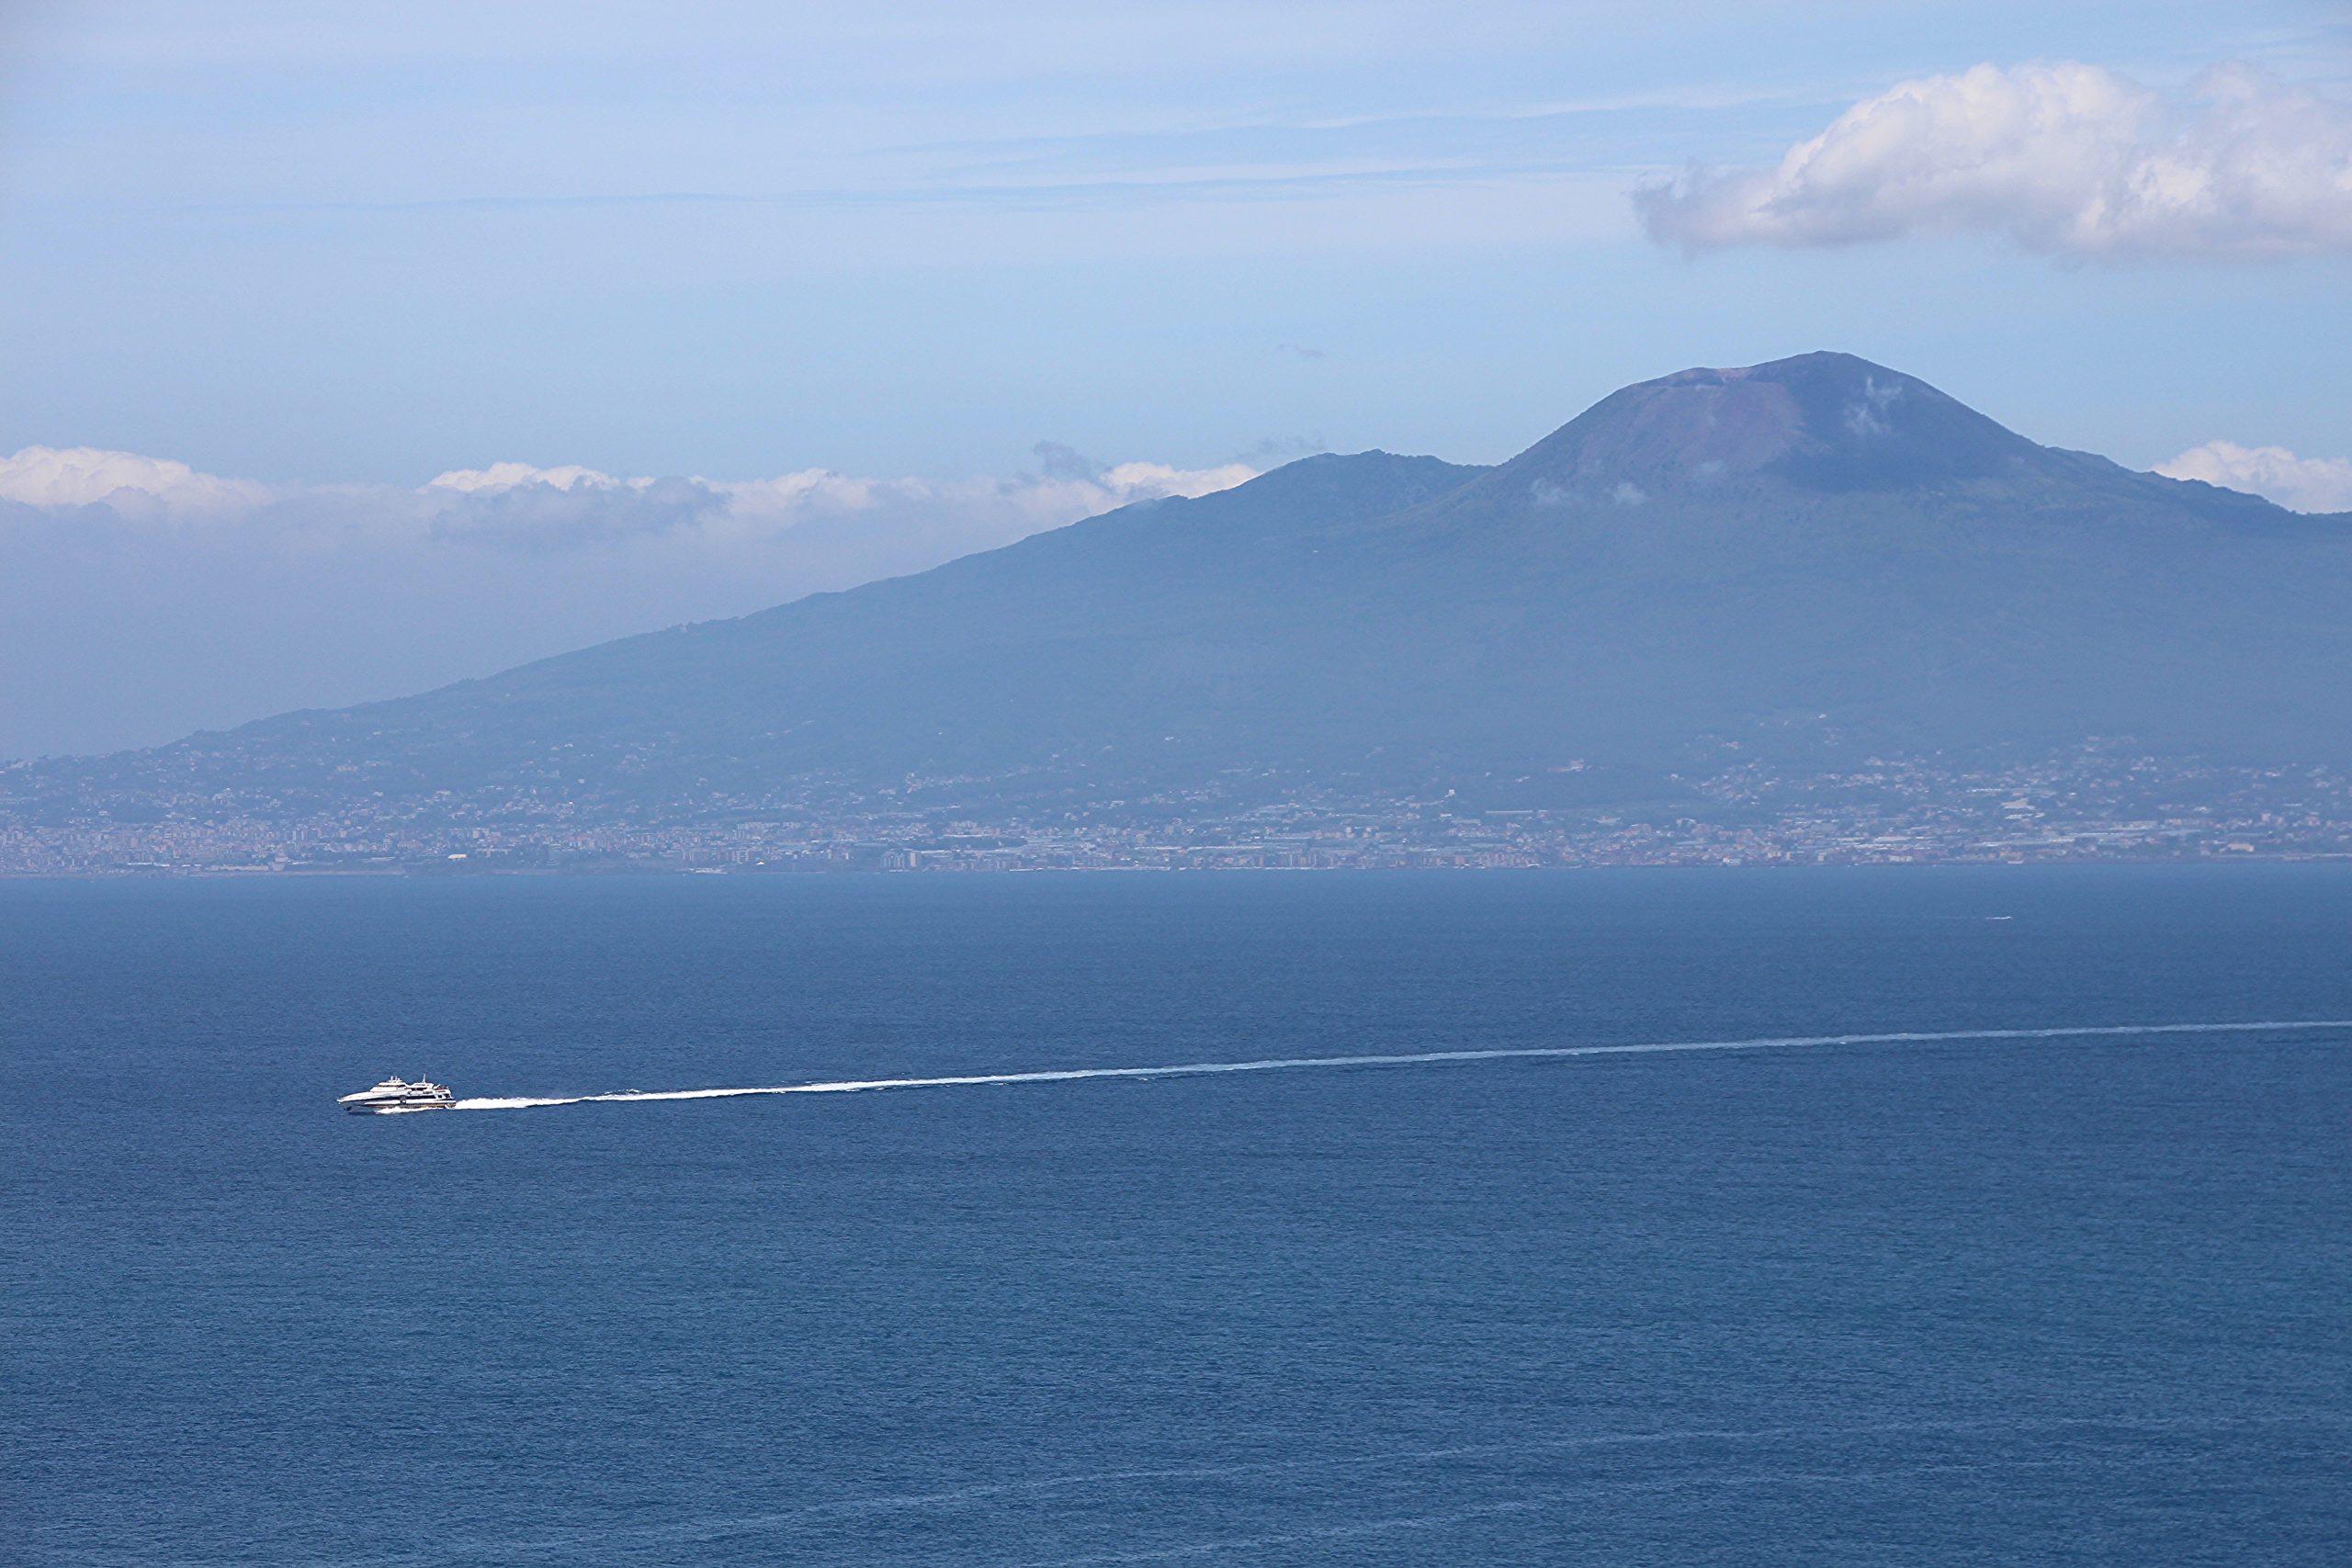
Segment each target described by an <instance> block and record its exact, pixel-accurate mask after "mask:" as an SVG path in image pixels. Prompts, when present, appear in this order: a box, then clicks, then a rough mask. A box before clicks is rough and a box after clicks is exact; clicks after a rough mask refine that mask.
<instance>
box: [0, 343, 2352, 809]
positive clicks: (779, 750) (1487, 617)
mask: <svg viewBox="0 0 2352 1568" xmlns="http://www.w3.org/2000/svg"><path fill="white" fill-rule="evenodd" d="M2348 721H2352V516H2345V515H2338V516H2333V517H2314V516H2307V515H2302V514H2298V513H2290V512H2288V511H2285V510H2283V509H2281V508H2279V507H2278V506H2275V505H2272V504H2270V503H2269V502H2265V501H2261V500H2257V499H2256V498H2254V497H2251V496H2246V495H2241V494H2237V493H2235V492H2233V491H2223V490H2218V489H2215V488H2212V487H2211V486H2207V485H2203V484H2198V483H2193V482H2182V481H2177V480H2172V479H2162V478H2159V477H2156V476H2154V475H2151V474H2144V473H2138V472H2133V471H2131V470H2128V469H2125V468H2120V467H2119V466H2117V465H2116V464H2114V463H2111V462H2109V461H2108V460H2106V459H2105V458H2102V457H2094V456H2090V455H2087V454H2084V453H2078V452H2068V451H2062V450H2056V449H2053V448H2050V447H2045V446H2038V445H2036V444H2034V443H2033V442H2031V441H2030V440H2027V439H2026V438H2024V437H2023V436H2020V435H2018V434H2014V433H2012V432H2010V431H2008V430H2007V429H2005V428H2003V427H2002V426H2001V425H1999V424H1997V423H1995V422H1994V421H1992V420H1990V419H1988V418H1986V417H1985V416H1984V415H1982V414H1979V413H1977V412H1974V411H1973V410H1971V409H1969V408H1967V407H1965V406H1963V405H1962V404H1961V403H1959V402H1958V401H1956V400H1953V399H1951V398H1950V397H1947V396H1946V395H1944V394H1943V393H1941V392H1939V391H1938V390H1937V389H1935V388H1933V387H1931V386H1929V385H1928V384H1927V383H1926V382H1924V381H1921V380H1919V379H1917V378H1915V377H1911V376H1906V375H1904V374H1902V373H1900V372H1897V371H1894V370H1889V369H1886V368H1884V367H1881V366H1876V365H1872V364H1870V363H1868V362H1866V361H1864V360H1860V359H1857V358H1854V357H1852V356H1850V355H1840V354H1811V355H1803V356H1801V357H1798V358H1793V359H1785V360H1780V361H1776V362H1774V363H1771V364H1768V365H1759V366H1755V367H1748V368H1745V369H1728V370H1687V371H1683V372H1681V373H1680V374H1679V375H1673V376H1668V377H1666V378H1662V379H1659V380H1655V381H1647V382H1643V383H1641V384H1639V385H1636V386H1632V387H1628V388H1625V389H1623V390H1621V391H1619V392H1616V393H1614V394H1612V395H1611V396H1610V397H1608V398H1606V399H1604V400H1602V401H1600V403H1598V404H1596V405H1595V406H1594V407H1592V408H1591V409H1589V411H1587V412H1585V413H1584V414H1582V415H1581V416H1579V417H1578V418H1577V419H1576V420H1574V421H1573V422H1571V423H1568V424H1567V425H1566V426H1564V427H1563V428H1561V429H1560V430H1558V431H1556V432H1555V433H1554V434H1551V435H1550V436H1547V437H1546V438H1545V439H1544V440H1543V441H1541V442H1539V443H1537V444H1536V445H1535V446H1532V447H1530V448H1529V449H1528V450H1526V451H1524V452H1522V453H1521V454H1520V455H1519V456H1518V457H1514V458H1512V459H1510V461H1509V462H1506V463H1503V464H1501V465H1500V466H1498V467H1495V468H1464V467H1459V466H1456V465H1453V464H1449V463H1444V462H1441V461H1439V460H1437V459H1435V458H1431V457H1396V456H1392V455H1390V454H1388V453H1385V452H1366V453H1361V454H1358V455H1355V456H1352V457H1338V456H1327V457H1310V458H1307V459H1306V460H1304V461H1301V462H1296V463H1293V464H1291V465H1289V466H1288V467H1286V468H1279V469H1276V470H1274V471H1273V472H1271V473H1268V474H1265V475H1262V476H1261V477H1260V478H1258V479H1253V480H1251V481H1250V482H1249V483H1247V484H1244V485H1241V486H1239V487H1238V488H1237V489H1234V490H1230V491H1223V492H1221V493H1218V494H1215V495H1211V496H1206V497H1204V498H1201V499H1198V500H1191V501H1185V500H1169V501H1159V502H1147V503H1143V504H1139V505H1136V506H1130V507H1126V508H1124V509H1122V510H1119V511H1116V512H1112V513H1105V514H1103V515H1102V516H1099V517H1095V518H1092V519H1090V520H1088V521H1086V522H1083V523H1079V524H1076V525H1071V526H1069V527H1066V528H1061V529H1057V530H1056V531H1053V532H1051V533H1047V534H1043V535H1039V536H1035V537H1032V538H1029V539H1026V540H1024V541H1023V542H1021V543H1019V544H1016V545H1013V546H1011V547H1007V548H1003V549H999V550H994V551H990V552H989V553H986V554H983V555H977V556H972V557H967V558H964V559H961V560H957V561H954V562H951V563H949V564H948V565H945V566H943V567H940V568H938V569H936V570H932V571H927V572H923V573H922V574H920V575H917V576H912V577H906V578H899V579H895V580H891V581H882V582H876V583H871V584H868V585H866V586H865V587H862V588H857V589H854V590H852V591H849V592H840V593H826V594H818V595H815V596H812V597H809V598H807V599H802V600H799V601H797V602H795V603H793V604H786V605H783V606H780V607H778V608H776V609H773V610H768V611H765V612H763V613H761V614H758V615H748V616H745V617H743V618H741V619H739V620H730V621H719V622H711V623H706V624H702V625H696V626H681V627H677V628H674V629H672V630H668V631H663V632H658V633H653V634H650V635H647V636H642V637H630V638H627V639H624V640H621V641H617V642H613V643H607V644H605V645H603V646H600V647H596V648H592V649H585V650H584V651H582V652H579V653H574V654H570V655H566V656H563V657H561V658H557V659H550V660H543V661H541V662H539V663H536V664H530V665H526V666H524V667H522V668H520V669H515V670H511V671H506V672H504V673H503V674H499V675H494V676H492V677H489V678H487V679H483V680H478V681H469V682H461V683H459V684H458V685H454V686H449V687H446V688H444V689H442V690H439V691H435V692H430V693H426V694H423V695H420V696H415V697H409V698H404V699H401V700H398V701H393V702H384V703H375V704H369V705H364V706H358V707H352V708H345V709H340V710H336V711H332V712H303V713H294V714H288V715H285V716H280V717H277V718H271V719H266V720H264V721H261V722H259V723H255V724H251V725H247V726H245V727H243V728H239V729H235V730H232V731H228V732H225V733H206V734H199V735H197V736H194V737H191V738H189V739H186V740H183V741H180V742H177V743H176V744H174V745H171V746H166V747H161V748H157V749H154V750H147V751H140V752H130V753H124V754H122V755H119V756H114V757H107V758H98V759H72V760H52V761H42V762H38V763H26V764H18V765H17V766H15V767H13V768H9V769H6V770H5V771H0V811H5V812H6V813H8V814H10V815H13V816H15V817H17V818H18V819H19V820H20V821H30V822H40V821H50V822H55V821H61V820H66V819H88V818H94V817H95V818H105V817H107V816H114V817H117V818H120V819H131V820H137V819H148V820H152V819H153V814H154V813H155V812H157V811H159V810H169V811H173V812H187V811H189V810H192V809H198V810H200V809H205V808H206V807H202V805H201V803H203V802H207V801H209V802H211V803H213V804H212V806H211V807H209V808H210V809H216V810H220V811H228V810H232V809H233V810H236V811H240V812H243V813H247V814H253V813H270V812H277V813H286V814H290V815H294V816H301V815H306V814H310V813H314V812H319V811H341V810H347V809H350V808H351V807H353V806H354V804H355V803H374V805H377V806H380V807H383V808H385V809H392V808H395V807H398V808H401V809H409V808H413V807H417V806H419V805H421V804H422V803H428V802H439V803H444V804H445V805H446V804H447V803H451V802H471V803H474V804H475V805H476V806H478V807H479V806H481V805H484V804H486V803H492V802H495V803H498V809H499V810H501V811H502V812H506V813H511V814H515V815H517V816H520V817H523V818H527V817H529V816H531V815H533V814H534V813H537V812H540V811H548V812H554V811H562V812H565V813H577V812H579V811H581V810H583V809H596V808H611V809H615V810H622V811H628V812H642V811H646V810H659V811H662V812H663V813H665V814H677V813H684V814H688V815H691V814H692V813H694V812H695V811H696V810H698V809H703V808H705V807H707V808H709V809H713V810H717V809H722V808H736V807H741V805H742V804H743V803H745V802H753V801H758V800H762V799H769V798H777V797H780V796H782V795H792V796H794V797H796V798H801V799H811V798H817V797H820V796H823V795H826V794H828V793H829V792H835V791H838V792H845V793H846V794H847V795H856V794H859V793H861V792H866V791H872V790H876V789H883V788H903V787H904V786H905V785H906V784H907V782H908V781H910V780H915V781H926V782H927V787H928V788H929V789H930V790H932V791H933V792H939V791H945V792H947V793H948V794H950V795H954V794H957V793H958V792H960V793H961V794H962V795H966V796H968V797H970V799H971V800H973V801H974V802H982V801H986V800H989V799H995V800H999V801H1002V800H1009V799H1013V798H1018V797H1022V796H1024V795H1033V796H1034V795H1039V794H1041V793H1043V794H1049V795H1058V796H1060V797H1063V798H1070V799H1087V800H1094V801H1102V800H1108V799H1126V800H1134V799H1137V798H1139V797H1143V796H1146V795H1150V794H1152V793H1153V792H1159V791H1169V790H1182V789H1186V788H1191V787H1194V786H1197V785H1200V784H1204V783H1208V782H1214V781H1217V780H1228V781H1229V780H1233V779H1237V778H1245V777H1246V778H1255V779H1259V780H1262V781H1269V782H1272V783H1276V784H1279V783H1281V782H1283V781H1291V782H1296V783H1305V784H1317V785H1322V786H1329V787H1340V788H1346V787H1362V788H1364V789H1375V790H1376V789H1400V790H1419V789H1424V788H1430V787H1439V786H1443V787H1453V786H1457V785H1459V786H1462V787H1464V789H1465V791H1466V790H1469V789H1476V788H1483V789H1486V790H1487V791H1488V792H1489V793H1494V792H1498V791H1499V792H1502V793H1509V792H1510V790H1513V789H1517V790H1519V791H1521V793H1522V794H1525V795H1529V796H1530V798H1534V799H1538V800H1539V801H1540V800H1545V799H1551V798H1555V797H1559V796H1561V795H1562V793H1563V792H1566V794H1567V795H1581V796H1582V797H1583V798H1585V799H1587V800H1588V801H1599V800H1603V799H1605V798H1606V797H1607V796H1608V795H1610V794H1611V792H1620V793H1625V794H1629V795H1645V794H1649V793H1653V792H1655V791H1657V790H1658V789H1659V788H1661V787H1663V786H1662V784H1661V781H1663V780H1666V779H1667V778H1668V777H1669V776H1670V775H1673V774H1675V773H1678V772H1680V771H1686V770H1690V769H1692V768H1698V767H1703V766H1706V765H1708V764H1710V763H1711V762H1720V761H1722V760H1723V759H1724V757H1725V756H1727V755H1735V754H1736V755H1737V756H1740V757H1742V758H1747V759H1766V760H1770V761H1772V762H1773V763H1775V764H1776V765H1781V766H1785V767H1789V768H1792V769H1805V768H1812V767H1836V766H1843V765H1849V764H1850V763H1851V762H1853V761H1856V760H1858V759H1861V758H1864V757H1869V756H1873V755H1890V754H1903V755H1912V756H1919V755H1933V756H1939V757H1944V758H1950V759H1954V760H1959V761H1967V760H1971V759H1975V758H1984V757H1995V756H1998V755H2003V754H2013V753H2018V752H2020V751H2026V750H2047V749H2050V748H2053V747H2064V746H2068V745H2075V744H2080V743H2083V742H2086V741H2088V740H2091V739H2100V738H2106V739H2129V740H2130V741H2131V743H2132V744H2133V745H2135V746H2137V747H2139V748H2142V749H2144V750H2147V751H2149V752H2151V753H2154V754H2160V755H2176V756H2184V757H2207V758H2213V759H2217V760H2225V761H2231V762H2233V763H2240V764H2256V765H2267V764H2273V763H2278V764H2284V763H2326V764H2342V763H2345V762H2347V761H2352V722H2348ZM191 803H197V804H194V805H192V804H191ZM402 803H407V804H406V805H405V806H403V804H402ZM370 808H373V806H371V807H370Z"/></svg>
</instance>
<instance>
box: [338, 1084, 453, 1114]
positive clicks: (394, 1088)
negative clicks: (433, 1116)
mask: <svg viewBox="0 0 2352 1568" xmlns="http://www.w3.org/2000/svg"><path fill="white" fill-rule="evenodd" d="M335 1103H336V1104H337V1105H340V1106H342V1107H343V1108H344V1109H345V1111H350V1112H351V1113H352V1114H353V1115H354V1116H390V1115H393V1114H395V1113H397V1112H400V1111H447V1110H448V1109H449V1108H450V1107H451V1106H453V1105H455V1104H457V1103H458V1101H457V1097H456V1096H454V1095H452V1094H451V1093H450V1092H449V1090H448V1088H447V1085H444V1084H437V1083H428V1082H426V1081H425V1080H424V1079H423V1078H419V1079H417V1080H416V1081H415V1082H414V1083H411V1082H409V1081H408V1080H407V1079H406V1078H386V1079H385V1080H384V1081H383V1082H382V1083H379V1084H378V1085H377V1086H376V1087H375V1088H374V1089H361V1090H360V1091H359V1092H358V1093H357V1094H346V1095H345V1096H344V1097H343V1098H342V1099H341V1100H336V1101H335Z"/></svg>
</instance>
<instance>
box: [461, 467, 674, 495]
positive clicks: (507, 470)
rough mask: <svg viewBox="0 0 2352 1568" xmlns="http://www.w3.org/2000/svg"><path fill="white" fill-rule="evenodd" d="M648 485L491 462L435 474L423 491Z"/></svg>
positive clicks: (582, 471)
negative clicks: (477, 466) (536, 486)
mask: <svg viewBox="0 0 2352 1568" xmlns="http://www.w3.org/2000/svg"><path fill="white" fill-rule="evenodd" d="M650 483H652V481H651V480H650V479H636V480H630V479H615V478H614V477H613V476H612V475H610V474H607V473H602V472H599V471H598V470H597V469H594V468H582V467H580V466H579V465H578V464H577V463H574V464H571V465H568V466H566V467H564V468H533V467H532V466H531V465H530V464H528V463H492V465H491V466H490V467H488V468H452V469H450V470H449V471H448V472H447V473H446V474H436V475H435V476H434V477H433V478H432V479H428V480H426V481H425V486H424V488H425V489H427V490H454V491H463V492H464V493H466V494H468V495H477V494H484V493H489V492H494V491H505V490H515V489H516V488H518V487H520V486H523V485H553V486H554V487H555V488H556V489H558V490H571V489H574V488H576V487H578V486H582V485H585V486H586V487H588V488H589V489H591V490H616V489H620V488H624V487H628V486H631V485H635V486H638V487H642V486H644V485H648V484H650Z"/></svg>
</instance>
